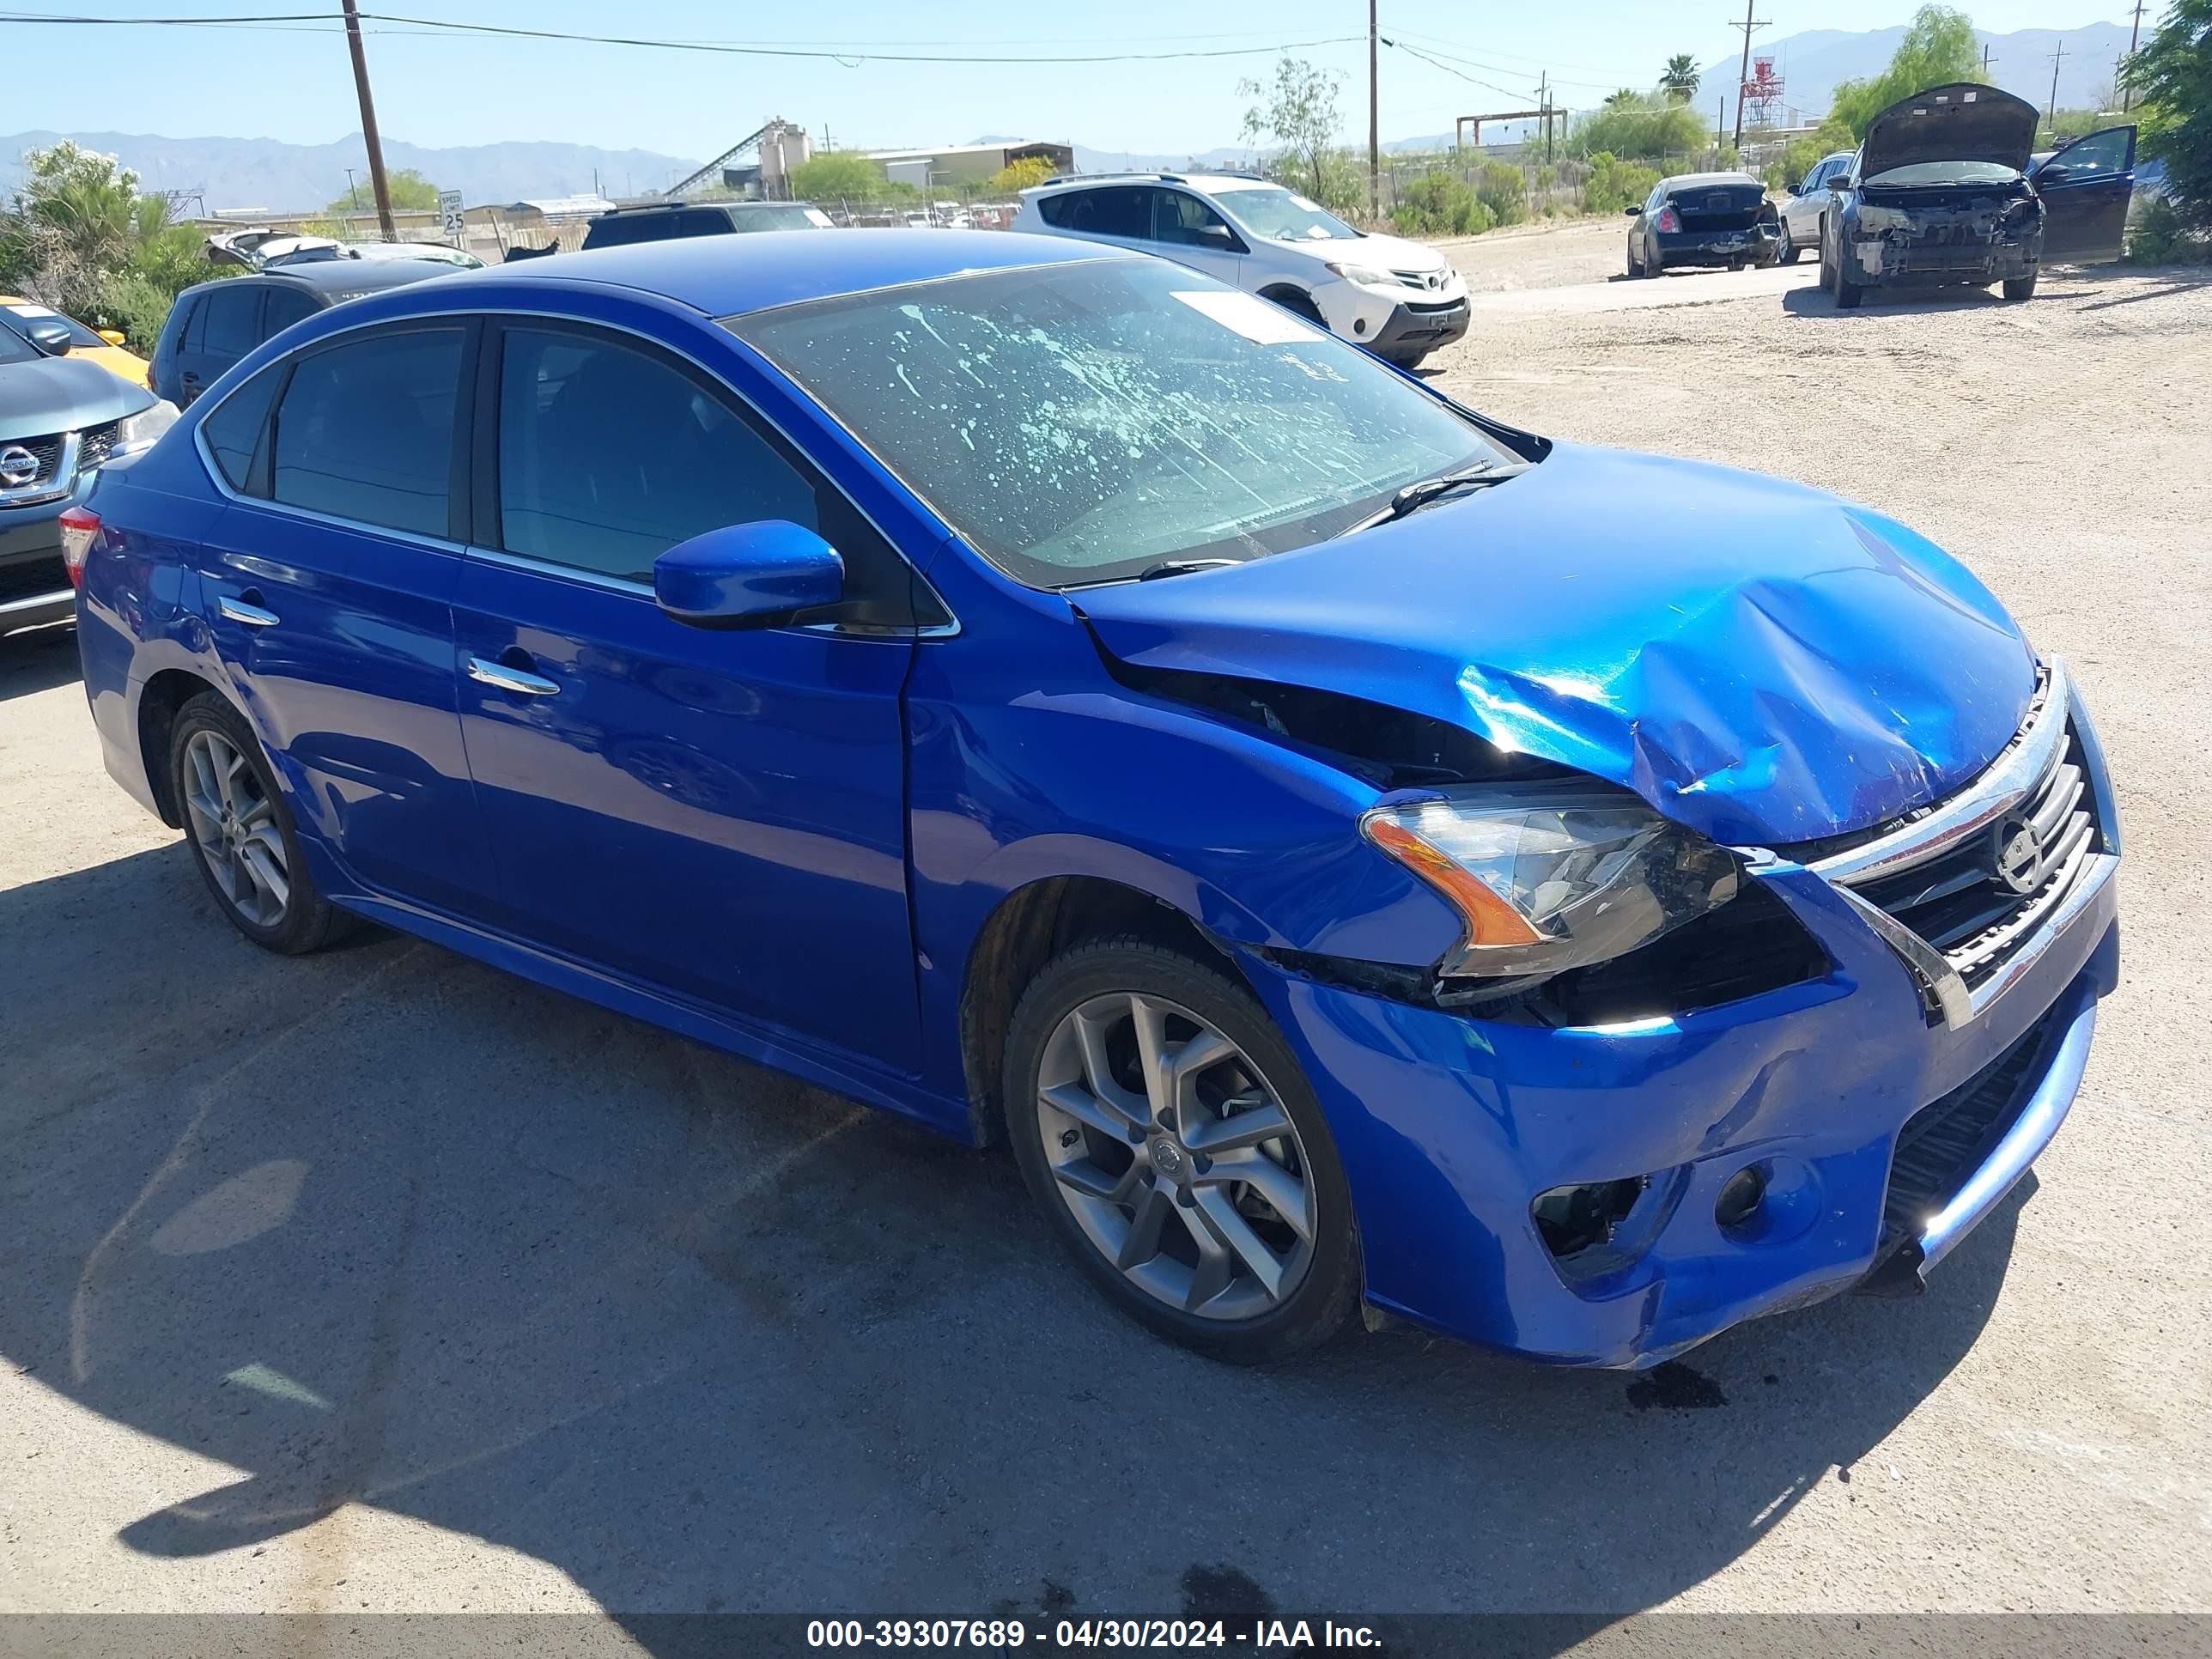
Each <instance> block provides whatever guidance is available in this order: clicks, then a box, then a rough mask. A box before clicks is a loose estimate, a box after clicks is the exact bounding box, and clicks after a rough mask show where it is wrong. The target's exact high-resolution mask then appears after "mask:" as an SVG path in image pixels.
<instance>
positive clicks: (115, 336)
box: [94, 328, 130, 346]
mask: <svg viewBox="0 0 2212 1659" xmlns="http://www.w3.org/2000/svg"><path fill="white" fill-rule="evenodd" d="M94 333H96V334H98V335H99V336H100V338H101V339H103V340H105V341H106V342H107V343H108V344H110V345H112V346H119V345H121V344H122V343H124V342H125V340H127V339H128V338H130V336H128V335H127V334H125V333H124V331H122V330H121V329H119V328H102V329H95V330H94Z"/></svg>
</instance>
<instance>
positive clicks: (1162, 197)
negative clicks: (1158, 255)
mask: <svg viewBox="0 0 2212 1659" xmlns="http://www.w3.org/2000/svg"><path fill="white" fill-rule="evenodd" d="M1152 196H1153V210H1152V226H1153V230H1152V237H1153V240H1155V241H1161V242H1175V243H1178V244H1181V245H1182V246H1186V247H1211V248H1217V249H1219V248H1226V247H1228V246H1230V244H1229V243H1228V241H1227V240H1225V239H1224V238H1223V236H1222V235H1221V234H1220V233H1221V232H1223V231H1225V230H1227V229H1228V228H1229V227H1228V224H1227V222H1225V220H1224V219H1223V218H1222V216H1220V215H1219V214H1218V213H1216V212H1215V211H1214V210H1212V208H1210V207H1208V206H1206V204H1205V203H1203V202H1201V201H1200V200H1199V199H1198V197H1195V196H1190V195H1186V194H1185V193H1184V192H1183V191H1179V190H1159V191H1153V192H1152ZM1209 230H1210V231H1212V232H1214V233H1215V234H1213V235H1212V236H1208V235H1207V234H1206V232H1207V231H1209Z"/></svg>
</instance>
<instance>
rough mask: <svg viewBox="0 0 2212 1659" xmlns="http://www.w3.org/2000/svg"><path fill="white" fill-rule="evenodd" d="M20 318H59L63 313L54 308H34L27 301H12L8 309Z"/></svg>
mask: <svg viewBox="0 0 2212 1659" xmlns="http://www.w3.org/2000/svg"><path fill="white" fill-rule="evenodd" d="M7 308H8V309H9V310H10V311H12V312H14V313H15V314H16V315H17V316H18V317H58V316H60V315H61V313H60V312H58V311H56V310H55V309H54V308H53V307H52V306H34V305H33V304H31V302H30V301H27V300H17V301H10V302H9V305H8V307H7Z"/></svg>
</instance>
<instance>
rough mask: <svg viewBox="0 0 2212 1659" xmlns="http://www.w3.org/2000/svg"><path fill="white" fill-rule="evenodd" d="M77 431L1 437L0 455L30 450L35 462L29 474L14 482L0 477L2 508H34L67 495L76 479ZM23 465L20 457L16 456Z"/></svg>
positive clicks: (0, 504)
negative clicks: (35, 435)
mask: <svg viewBox="0 0 2212 1659" xmlns="http://www.w3.org/2000/svg"><path fill="white" fill-rule="evenodd" d="M77 447H78V444H77V435H76V433H74V432H55V433H49V434H47V435H45V436H42V437H37V438H0V455H11V456H12V453H13V452H14V451H16V450H18V449H21V450H27V451H28V452H29V453H30V455H31V459H32V460H33V463H34V470H33V472H32V474H31V476H30V477H27V478H23V479H20V480H17V481H15V482H13V483H9V482H7V481H6V480H5V478H4V476H0V508H6V507H31V506H34V505H36V504H37V503H39V502H40V501H53V500H54V499H56V498H57V497H58V496H62V495H68V494H69V492H70V485H71V484H73V483H76V469H77ZM15 459H16V460H17V462H18V465H20V457H16V458H15Z"/></svg>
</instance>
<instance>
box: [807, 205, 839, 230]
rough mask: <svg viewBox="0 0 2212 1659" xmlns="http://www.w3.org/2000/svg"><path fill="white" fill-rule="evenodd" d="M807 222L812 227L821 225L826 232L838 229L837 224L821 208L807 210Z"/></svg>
mask: <svg viewBox="0 0 2212 1659" xmlns="http://www.w3.org/2000/svg"><path fill="white" fill-rule="evenodd" d="M806 222H807V223H808V224H810V225H819V226H820V227H821V228H823V229H824V230H835V229H836V228H837V222H836V220H835V219H832V218H831V217H830V216H829V215H828V214H826V213H824V212H823V210H821V209H820V208H809V209H807V210H806Z"/></svg>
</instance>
